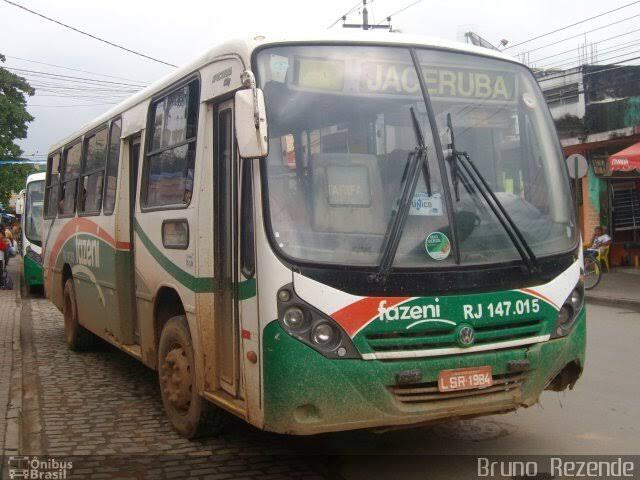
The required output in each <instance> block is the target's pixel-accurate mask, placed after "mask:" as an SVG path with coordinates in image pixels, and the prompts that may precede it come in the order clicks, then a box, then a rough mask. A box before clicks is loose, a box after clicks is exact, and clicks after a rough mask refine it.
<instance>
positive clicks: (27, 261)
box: [20, 172, 45, 293]
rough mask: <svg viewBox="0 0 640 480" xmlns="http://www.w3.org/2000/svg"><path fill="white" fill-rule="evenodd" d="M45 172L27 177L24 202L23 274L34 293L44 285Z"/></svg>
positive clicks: (21, 240)
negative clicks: (43, 216)
mask: <svg viewBox="0 0 640 480" xmlns="http://www.w3.org/2000/svg"><path fill="white" fill-rule="evenodd" d="M44 182H45V173H44V172H43V173H34V174H32V175H29V176H28V177H27V184H26V188H25V189H24V197H23V204H22V218H21V230H22V233H21V235H22V238H21V239H20V243H21V252H20V253H21V254H22V261H23V265H22V275H23V278H24V283H25V287H26V288H27V291H28V292H30V293H32V292H34V291H36V290H38V289H41V288H42V286H43V276H42V211H43V205H44Z"/></svg>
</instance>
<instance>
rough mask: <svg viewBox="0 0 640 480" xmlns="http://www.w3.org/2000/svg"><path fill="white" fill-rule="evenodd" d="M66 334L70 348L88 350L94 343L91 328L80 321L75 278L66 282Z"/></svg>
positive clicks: (64, 312) (64, 305)
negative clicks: (74, 284) (85, 326)
mask: <svg viewBox="0 0 640 480" xmlns="http://www.w3.org/2000/svg"><path fill="white" fill-rule="evenodd" d="M63 314H64V335H65V339H66V340H67V346H68V347H69V349H70V350H73V351H76V352H77V351H79V350H87V349H89V348H91V347H92V346H93V344H94V337H93V334H92V333H91V332H89V330H87V329H86V328H84V327H83V326H82V325H80V322H79V321H78V304H77V302H76V291H75V288H74V287H73V279H72V278H69V279H67V281H66V282H65V284H64V304H63Z"/></svg>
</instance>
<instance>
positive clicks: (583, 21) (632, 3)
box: [4, 0, 640, 50]
mask: <svg viewBox="0 0 640 480" xmlns="http://www.w3.org/2000/svg"><path fill="white" fill-rule="evenodd" d="M4 1H5V2H6V1H7V0H4ZM637 3H640V0H636V1H635V2H631V3H627V4H626V5H622V6H621V7H618V8H614V9H613V10H609V11H607V12H603V13H599V14H598V15H594V16H593V17H589V18H585V19H584V20H580V21H579V22H575V23H572V24H571V25H567V26H565V27H561V28H557V29H555V30H552V31H551V32H547V33H543V34H541V35H537V36H535V37H533V38H530V39H529V40H524V41H522V42H520V43H514V44H513V45H509V46H508V47H505V48H504V49H503V50H508V49H510V48H514V47H517V46H519V45H524V44H525V43H529V42H533V41H534V40H538V39H539V38H542V37H547V36H549V35H552V34H554V33H558V32H561V31H562V30H566V29H567V28H571V27H575V26H576V25H580V24H581V23H585V22H588V21H589V20H593V19H595V18H599V17H603V16H605V15H608V14H610V13H613V12H617V11H618V10H622V9H623V8H627V7H630V6H631V5H635V4H637Z"/></svg>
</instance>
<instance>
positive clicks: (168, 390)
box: [158, 315, 226, 438]
mask: <svg viewBox="0 0 640 480" xmlns="http://www.w3.org/2000/svg"><path fill="white" fill-rule="evenodd" d="M158 377H159V381H160V393H161V395H162V403H163V405H164V409H165V412H166V413H167V416H168V417H169V421H170V422H171V425H172V426H173V428H174V430H176V431H177V432H178V433H179V434H180V435H182V436H183V437H185V438H195V437H198V436H202V435H204V434H216V433H219V432H220V431H221V430H222V428H223V427H224V425H225V423H226V420H225V419H226V416H225V414H224V412H223V411H222V410H220V409H219V408H217V407H215V406H213V405H210V404H209V403H208V402H207V401H206V400H205V399H203V398H202V397H201V396H200V394H199V393H198V387H197V385H196V365H195V353H194V350H193V344H192V342H191V334H190V333H189V327H188V324H187V319H186V317H185V316H184V315H178V316H176V317H172V318H170V319H169V320H168V321H167V323H166V324H165V326H164V328H163V329H162V334H161V335H160V344H159V346H158Z"/></svg>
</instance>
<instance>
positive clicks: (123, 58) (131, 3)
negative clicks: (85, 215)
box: [0, 0, 640, 158]
mask: <svg viewBox="0 0 640 480" xmlns="http://www.w3.org/2000/svg"><path fill="white" fill-rule="evenodd" d="M14 1H15V2H16V3H20V4H21V5H24V6H25V7H28V8H30V9H33V10H35V11H38V12H40V13H42V14H44V15H47V16H49V17H52V18H55V19H57V20H60V21H62V22H64V23H67V24H69V25H71V26H74V27H76V28H79V29H81V30H84V31H87V32H90V33H92V34H94V35H97V36H99V37H101V38H104V39H107V40H110V41H112V42H115V43H118V44H121V45H124V46H126V47H128V48H131V49H133V50H136V51H139V52H142V53H145V54H147V55H149V56H152V57H155V58H158V59H161V60H164V61H167V62H169V63H173V64H176V65H180V64H183V63H186V62H187V61H189V60H190V59H191V58H193V57H195V56H197V55H198V54H200V53H201V52H202V51H204V50H206V49H207V48H209V47H211V46H212V45H215V44H216V43H218V42H220V41H224V40H226V39H228V38H233V37H238V36H245V35H255V34H262V35H266V36H267V37H268V35H269V33H270V32H279V33H282V32H299V31H304V32H307V33H309V32H313V31H318V32H323V31H326V30H327V27H328V26H329V25H330V24H332V23H333V22H334V21H335V20H336V19H338V18H339V17H340V16H341V15H342V14H344V13H345V12H346V11H348V10H349V9H351V8H352V7H353V6H354V5H355V4H356V1H355V0H322V1H310V0H297V1H293V0H259V1H256V0H244V1H243V2H220V1H215V0H214V1H204V0H182V1H180V2H176V1H175V0H126V1H125V0H83V1H80V0H58V1H56V2H51V1H49V0H14ZM414 1H415V0H373V2H371V0H369V2H368V3H370V5H369V10H370V12H371V13H370V16H372V17H373V19H375V21H376V22H377V21H381V20H383V19H384V17H385V16H386V15H388V14H390V13H393V12H395V11H397V10H400V9H402V8H403V7H405V6H407V5H410V4H411V3H413V2H414ZM631 1H632V0H612V1H610V2H602V1H601V0H565V1H561V2H559V1H557V0H537V1H531V0H529V1H523V0H511V1H504V0H494V1H488V0H449V1H447V2H434V1H433V0H422V1H421V2H419V3H417V4H415V5H413V6H411V7H410V8H408V9H407V10H406V11H404V12H402V13H399V14H398V15H397V16H394V17H393V19H392V24H393V27H394V28H395V29H399V30H401V31H402V32H404V33H411V34H418V35H429V36H433V37H439V38H445V39H449V40H462V38H463V33H464V32H465V31H468V30H471V31H474V32H476V33H478V34H480V35H481V36H483V37H484V38H485V39H487V40H488V41H490V42H492V43H493V44H494V45H498V44H499V43H500V41H501V40H502V39H506V40H508V41H509V44H507V46H509V45H514V44H518V43H519V42H523V41H525V40H529V39H531V38H533V37H536V36H537V35H540V34H544V33H547V32H550V31H553V30H555V29H557V28H561V27H564V26H567V25H570V24H572V23H575V22H578V21H580V20H583V19H586V18H589V17H592V16H595V15H598V14H601V13H604V12H606V11H609V10H613V9H615V8H617V7H622V6H624V5H627V4H629V3H631ZM358 13H359V12H358V10H355V11H354V12H353V14H352V15H350V16H349V18H348V20H349V21H350V22H359V21H360V17H359V16H358ZM639 20H640V2H635V3H634V4H633V5H630V6H628V7H625V8H622V9H620V10H618V11H616V12H612V13H609V14H607V15H603V16H601V17H599V18H596V19H594V20H590V21H588V22H585V23H582V24H580V25H576V26H574V27H572V28H568V29H564V30H562V31H560V32H558V33H555V34H553V35H547V36H545V37H543V38H540V39H538V40H535V41H531V42H528V43H525V44H523V45H520V46H516V47H514V48H509V49H507V50H506V52H507V53H511V54H513V55H517V54H521V53H522V52H523V51H524V52H526V51H529V50H533V51H530V52H529V53H528V54H527V57H525V58H526V59H527V60H528V62H530V63H532V64H534V65H536V66H549V67H551V66H558V67H565V68H566V67H570V66H572V65H576V64H577V61H578V48H579V46H580V45H581V44H584V43H585V42H586V43H587V44H597V48H598V52H599V60H600V63H612V62H615V61H620V60H626V59H628V58H633V57H634V56H640V53H638V52H640V47H639V45H640V21H639ZM614 22H618V23H616V24H615V25H609V26H607V25H608V24H611V23H614ZM333 28H334V29H340V28H341V27H340V22H339V23H338V24H337V25H336V26H334V27H333ZM594 29H597V30H595V31H591V30H594ZM635 30H638V31H637V32H635ZM585 32H588V33H585ZM362 34H363V35H366V34H367V32H362ZM569 37H576V38H569ZM612 37H616V38H612ZM563 52H564V53H563ZM0 53H2V54H4V55H5V56H6V57H7V62H6V63H5V64H4V65H3V66H4V67H8V68H14V69H22V70H31V71H32V72H48V73H52V74H55V75H67V76H69V77H83V78H84V79H86V78H91V79H98V80H100V81H102V82H114V83H109V84H107V83H100V84H97V83H95V82H93V84H92V85H91V86H88V85H89V84H90V83H92V82H86V81H78V80H77V79H70V78H66V77H45V76H42V74H38V73H29V72H19V71H16V73H19V74H21V75H24V76H25V77H27V78H28V79H29V81H31V82H32V83H33V84H35V85H36V90H37V93H36V95H35V96H33V97H31V98H30V99H29V102H28V104H29V107H28V110H29V112H30V113H31V114H32V115H33V116H34V117H35V120H34V121H33V122H32V123H31V124H30V126H29V133H28V137H27V138H26V139H24V140H22V141H19V142H18V143H19V144H20V146H21V147H22V149H23V150H24V151H25V154H26V156H32V157H33V158H42V157H43V156H44V155H46V152H47V150H48V148H49V146H50V145H51V144H53V143H55V142H56V141H57V140H59V139H60V138H63V137H66V136H67V135H69V134H71V133H72V132H73V131H75V130H77V129H78V128H80V127H81V126H82V125H83V124H85V123H87V122H89V121H90V120H91V119H93V118H94V117H96V116H98V115H99V114H100V113H102V112H104V111H106V110H108V109H109V108H110V107H111V105H109V104H110V103H114V102H117V101H118V100H122V99H124V98H126V96H127V95H129V94H131V93H133V92H134V91H136V90H137V89H139V86H140V85H144V84H147V83H150V82H152V81H154V80H156V79H158V78H160V77H162V76H163V75H165V74H167V73H169V72H170V71H171V70H172V67H168V66H166V65H162V64H159V63H156V62H153V61H151V60H147V59H144V58H141V57H139V56H136V55H133V54H130V53H126V52H124V51H122V50H119V49H116V48H114V47H111V46H108V45H105V44H103V43H100V42H98V41H95V40H93V39H90V38H88V37H86V36H83V35H80V34H78V33H76V32H73V31H71V30H68V29H66V28H63V27H61V26H59V25H56V24H54V23H51V22H48V21H46V20H44V19H42V18H40V17H37V16H35V15H33V14H31V13H28V12H25V11H24V10H21V9H19V8H16V7H15V6H12V5H9V4H7V3H5V2H4V1H3V0H0ZM547 57H551V58H547ZM26 60H30V61H32V62H27V61H26ZM607 60H608V61H607ZM33 61H36V62H44V63H48V64H54V65H59V66H63V67H68V68H73V69H78V70H84V71H86V72H92V73H91V74H89V73H86V72H77V71H72V70H64V69H60V68H56V67H52V66H47V65H42V64H37V63H33ZM633 63H638V62H637V61H636V62H630V63H626V64H633ZM96 74H99V75H96ZM114 77H117V78H114ZM52 78H53V79H52ZM79 82H82V83H79ZM124 84H126V85H124ZM78 85H81V86H82V89H80V90H79V89H78V88H77V86H78ZM52 87H53V88H52Z"/></svg>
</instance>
